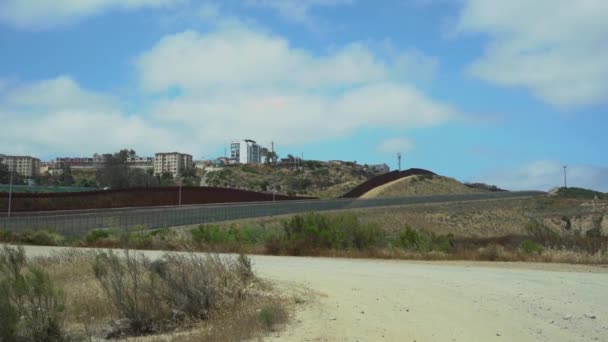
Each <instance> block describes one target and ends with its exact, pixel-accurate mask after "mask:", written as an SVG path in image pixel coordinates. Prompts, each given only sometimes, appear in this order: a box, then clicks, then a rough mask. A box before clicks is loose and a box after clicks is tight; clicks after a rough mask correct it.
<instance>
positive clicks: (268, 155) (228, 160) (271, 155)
mask: <svg viewBox="0 0 608 342" xmlns="http://www.w3.org/2000/svg"><path fill="white" fill-rule="evenodd" d="M108 156H111V154H98V153H95V154H93V156H91V157H57V158H55V160H51V161H41V160H40V159H39V158H36V157H33V156H16V155H5V154H0V164H4V165H6V166H7V169H8V170H9V171H12V172H15V173H17V174H19V175H20V176H22V177H24V178H29V179H33V178H36V177H38V176H40V175H45V174H48V175H57V174H59V173H61V172H62V170H63V169H64V168H65V167H70V168H71V169H96V168H100V167H102V166H103V165H104V163H105V162H106V159H107V158H108ZM303 161H304V159H303V156H293V155H291V154H289V155H288V156H287V157H286V158H278V155H277V154H276V152H275V151H274V143H271V147H270V149H269V148H267V147H263V146H261V145H260V144H258V143H257V142H256V141H255V140H251V139H243V140H236V141H232V142H231V144H230V155H229V156H228V155H227V153H226V154H225V156H222V157H217V158H212V159H207V160H194V159H193V157H192V155H190V154H187V153H181V152H157V153H155V154H154V157H140V156H137V155H132V156H129V157H127V159H126V164H127V165H128V166H129V167H132V168H142V169H147V170H150V169H153V173H154V175H156V176H160V175H163V174H167V173H169V174H172V175H173V177H178V176H179V175H181V174H182V173H184V171H185V170H188V169H194V168H196V169H203V170H205V169H210V170H213V169H217V168H222V167H224V166H228V165H239V164H273V165H281V166H285V167H298V166H299V165H302V164H303ZM328 163H330V164H346V163H353V164H354V165H355V166H356V165H357V164H356V162H347V161H342V160H330V161H328ZM361 167H363V166H361ZM365 168H370V169H373V170H374V171H375V172H376V173H378V174H381V173H386V172H389V171H390V169H389V167H388V165H386V164H378V165H365Z"/></svg>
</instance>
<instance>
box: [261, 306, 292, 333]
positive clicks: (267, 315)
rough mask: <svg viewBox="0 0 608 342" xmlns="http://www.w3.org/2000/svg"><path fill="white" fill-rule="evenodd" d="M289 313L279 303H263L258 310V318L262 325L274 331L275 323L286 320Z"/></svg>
mask: <svg viewBox="0 0 608 342" xmlns="http://www.w3.org/2000/svg"><path fill="white" fill-rule="evenodd" d="M288 316H289V314H288V313H287V311H286V310H285V308H284V307H283V306H282V305H280V304H279V303H270V304H267V305H264V306H263V307H262V308H261V309H260V311H259V312H258V320H259V321H260V323H261V324H262V327H263V328H264V329H266V330H268V331H274V329H275V326H276V325H277V324H280V323H283V322H285V321H286V320H287V318H288Z"/></svg>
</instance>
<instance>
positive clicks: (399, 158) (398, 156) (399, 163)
mask: <svg viewBox="0 0 608 342" xmlns="http://www.w3.org/2000/svg"><path fill="white" fill-rule="evenodd" d="M397 163H398V165H399V171H401V152H397Z"/></svg>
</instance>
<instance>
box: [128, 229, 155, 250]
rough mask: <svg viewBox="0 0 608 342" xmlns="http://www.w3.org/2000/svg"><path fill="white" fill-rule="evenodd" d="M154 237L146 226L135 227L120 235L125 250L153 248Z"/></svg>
mask: <svg viewBox="0 0 608 342" xmlns="http://www.w3.org/2000/svg"><path fill="white" fill-rule="evenodd" d="M153 240H154V236H153V235H152V234H151V231H150V230H148V229H147V228H146V227H144V226H135V227H132V228H130V229H128V230H126V231H123V232H122V234H121V235H120V241H121V243H122V244H123V246H124V247H125V248H135V249H145V248H151V247H152V243H153Z"/></svg>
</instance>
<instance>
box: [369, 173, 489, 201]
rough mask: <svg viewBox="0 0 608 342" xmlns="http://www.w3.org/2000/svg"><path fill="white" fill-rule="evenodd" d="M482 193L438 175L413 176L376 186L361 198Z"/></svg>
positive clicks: (477, 189) (480, 190)
mask: <svg viewBox="0 0 608 342" xmlns="http://www.w3.org/2000/svg"><path fill="white" fill-rule="evenodd" d="M484 191H486V190H484V189H479V188H472V187H469V186H467V185H465V184H462V183H460V182H459V181H457V180H455V179H453V178H448V177H444V176H439V175H415V176H409V177H404V178H400V179H397V180H395V181H392V182H390V183H386V184H384V185H381V186H378V187H376V188H374V189H372V190H370V191H368V192H367V193H365V194H363V196H361V198H388V197H401V196H417V195H440V194H466V193H473V192H484Z"/></svg>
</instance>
